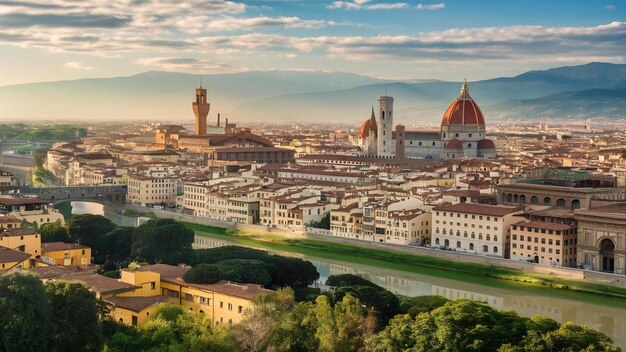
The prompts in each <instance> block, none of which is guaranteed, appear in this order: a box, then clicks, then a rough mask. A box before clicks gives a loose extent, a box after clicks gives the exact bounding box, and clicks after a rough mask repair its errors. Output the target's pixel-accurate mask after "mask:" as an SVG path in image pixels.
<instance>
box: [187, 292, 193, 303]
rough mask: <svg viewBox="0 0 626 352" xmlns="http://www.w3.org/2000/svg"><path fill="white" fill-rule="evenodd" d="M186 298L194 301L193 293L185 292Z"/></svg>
mask: <svg viewBox="0 0 626 352" xmlns="http://www.w3.org/2000/svg"><path fill="white" fill-rule="evenodd" d="M185 300H187V301H192V302H193V295H192V294H189V293H185Z"/></svg>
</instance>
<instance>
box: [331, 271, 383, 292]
mask: <svg viewBox="0 0 626 352" xmlns="http://www.w3.org/2000/svg"><path fill="white" fill-rule="evenodd" d="M326 285H328V286H334V287H340V286H370V287H375V288H379V289H382V287H380V286H378V285H376V284H375V283H373V282H371V281H369V280H367V279H364V278H362V277H360V276H358V275H352V274H339V275H331V276H329V277H328V279H326Z"/></svg>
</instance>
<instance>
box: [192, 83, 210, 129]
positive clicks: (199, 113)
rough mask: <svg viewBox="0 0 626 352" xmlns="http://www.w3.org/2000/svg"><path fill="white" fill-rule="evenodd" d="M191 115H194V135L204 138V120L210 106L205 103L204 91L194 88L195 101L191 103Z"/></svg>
mask: <svg viewBox="0 0 626 352" xmlns="http://www.w3.org/2000/svg"><path fill="white" fill-rule="evenodd" d="M191 106H192V107H193V113H194V114H195V115H196V134H197V135H199V136H206V119H207V116H208V115H209V109H210V108H211V104H209V103H207V101H206V89H204V88H202V86H200V88H196V101H194V102H193V103H191Z"/></svg>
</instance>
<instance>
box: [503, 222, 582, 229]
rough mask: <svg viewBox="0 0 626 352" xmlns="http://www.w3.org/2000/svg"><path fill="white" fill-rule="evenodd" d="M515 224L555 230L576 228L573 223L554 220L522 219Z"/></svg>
mask: <svg viewBox="0 0 626 352" xmlns="http://www.w3.org/2000/svg"><path fill="white" fill-rule="evenodd" d="M513 225H517V226H526V227H531V228H537V229H546V230H555V231H565V230H571V229H574V228H576V227H575V226H572V225H566V224H557V223H554V222H545V221H535V220H531V221H524V220H522V221H520V222H516V223H515V224H513Z"/></svg>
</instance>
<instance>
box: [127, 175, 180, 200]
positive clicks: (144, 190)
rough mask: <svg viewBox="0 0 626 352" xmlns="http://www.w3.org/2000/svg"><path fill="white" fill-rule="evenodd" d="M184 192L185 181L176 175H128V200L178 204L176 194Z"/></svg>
mask: <svg viewBox="0 0 626 352" xmlns="http://www.w3.org/2000/svg"><path fill="white" fill-rule="evenodd" d="M182 192H183V182H182V180H181V178H180V177H179V176H175V175H171V176H170V175H155V176H146V175H142V174H129V175H128V195H127V200H126V201H127V202H128V203H130V204H139V205H142V206H146V205H148V204H169V205H175V204H176V196H177V195H178V194H180V193H182Z"/></svg>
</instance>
